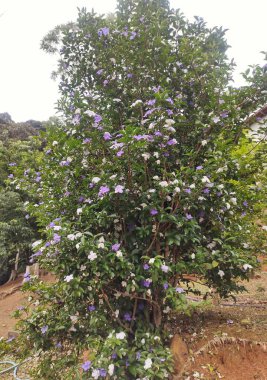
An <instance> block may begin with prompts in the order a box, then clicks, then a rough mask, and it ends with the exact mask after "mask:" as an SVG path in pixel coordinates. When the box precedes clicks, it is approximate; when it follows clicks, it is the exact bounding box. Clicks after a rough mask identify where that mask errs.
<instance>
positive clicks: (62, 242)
mask: <svg viewBox="0 0 267 380" xmlns="http://www.w3.org/2000/svg"><path fill="white" fill-rule="evenodd" d="M224 34H225V31H224V30H223V29H222V28H217V27H215V28H212V29H208V28H207V26H206V24H205V23H204V21H203V20H202V19H200V18H196V19H195V21H194V22H193V23H190V22H188V21H187V20H186V19H184V17H183V16H182V15H181V14H180V13H179V11H175V10H172V9H170V8H169V6H168V3H167V2H166V1H159V0H157V1H156V0H154V1H152V0H151V1H142V2H140V1H134V0H131V1H127V0H124V1H119V2H118V10H117V13H116V15H114V17H113V16H109V17H106V18H103V17H102V16H97V15H96V14H94V13H87V12H86V10H84V9H82V10H81V11H80V13H79V17H78V20H77V22H76V23H74V24H69V25H65V26H64V27H61V28H59V27H57V28H56V29H55V31H54V32H50V33H49V34H48V36H47V37H46V38H45V39H44V41H43V47H44V48H45V49H46V50H47V51H56V49H57V48H58V51H59V53H60V59H59V70H58V75H59V76H60V80H61V82H60V90H61V93H62V97H61V99H60V101H59V108H60V109H61V110H62V111H63V112H64V115H65V125H63V126H62V125H59V126H58V127H53V128H51V129H50V130H49V131H48V133H47V136H46V139H47V147H46V152H45V153H46V154H45V157H44V159H43V162H42V164H41V166H40V168H39V169H38V172H36V170H33V169H32V170H30V171H29V172H28V173H27V178H28V180H27V181H28V182H25V178H24V179H23V181H22V182H19V181H20V180H18V182H17V186H19V187H21V188H27V191H31V192H32V193H34V194H38V196H39V199H40V201H39V204H35V205H32V206H30V209H31V211H32V213H33V214H34V215H35V216H36V217H37V219H38V221H39V224H40V225H41V226H42V227H43V233H44V239H43V240H42V241H39V242H37V243H36V244H35V248H36V253H35V255H36V256H38V259H39V260H40V262H41V264H42V265H43V266H46V267H47V268H48V269H49V270H50V271H53V272H54V273H55V274H56V276H57V278H58V281H57V283H56V284H53V285H52V286H44V284H42V283H40V284H39V285H36V284H35V281H33V282H32V281H31V280H30V279H29V280H30V281H29V283H28V284H27V289H28V288H29V289H32V290H33V291H34V292H35V294H36V297H37V298H38V301H37V304H36V305H37V306H36V308H35V310H34V311H33V312H32V315H31V317H30V318H29V319H28V320H27V322H26V323H25V327H24V329H25V334H26V335H27V337H28V339H29V342H30V344H31V342H32V343H33V344H34V345H35V347H37V348H40V347H41V348H43V349H47V350H52V351H53V350H54V347H55V346H57V345H59V346H60V345H62V346H63V347H64V345H66V344H68V342H71V344H73V345H74V346H75V347H78V351H79V352H81V351H82V350H83V349H89V350H90V357H89V359H88V360H87V361H86V362H85V363H83V367H82V368H83V370H84V378H89V379H93V378H94V379H97V378H99V377H102V378H114V379H122V378H123V379H136V378H139V379H162V378H167V377H168V374H169V373H170V372H171V357H170V353H169V350H168V349H166V348H165V345H166V343H167V342H168V334H167V332H165V330H164V326H165V325H166V322H167V321H168V319H169V317H170V315H171V312H172V311H173V310H175V309H177V308H179V309H180V308H181V306H182V305H185V307H186V304H187V302H188V301H187V298H186V294H187V292H188V291H191V290H192V289H190V284H189V283H187V281H186V279H184V277H185V275H186V274H192V273H194V274H196V275H197V276H198V277H200V278H202V279H203V280H204V281H205V282H206V284H207V285H208V286H210V287H214V288H216V290H217V292H218V293H219V294H220V295H221V296H223V297H226V296H228V295H229V294H230V293H231V292H232V291H238V290H242V288H241V287H240V286H239V285H238V283H237V281H238V280H239V279H240V278H241V279H247V278H248V276H249V272H250V269H252V268H253V267H254V266H255V265H256V256H255V255H253V252H255V251H254V247H253V246H252V244H250V242H249V241H250V236H251V234H252V233H253V226H252V224H251V223H250V215H251V214H252V213H253V204H255V202H257V201H258V199H259V192H258V190H259V186H258V185H257V184H256V183H257V175H258V173H259V171H260V170H262V162H261V160H259V161H258V162H257V170H255V172H254V174H253V178H252V179H251V180H250V182H249V183H247V180H246V178H245V179H244V180H243V177H242V176H240V163H239V160H238V159H237V158H236V157H235V156H234V154H233V151H234V149H236V148H235V146H238V144H239V141H240V137H241V136H243V135H244V131H245V129H246V128H247V125H246V123H245V122H244V120H245V119H246V117H247V116H248V115H249V114H250V113H251V111H252V110H254V109H255V108H257V107H258V106H259V105H261V104H263V103H264V102H265V101H266V95H265V93H264V89H266V74H264V73H263V71H262V70H261V69H260V68H259V67H255V68H254V69H253V70H252V72H251V74H250V76H249V73H247V79H248V80H249V81H250V82H251V83H250V84H249V85H248V86H245V87H243V88H240V89H237V88H234V87H231V86H230V85H229V82H230V80H231V74H232V70H233V63H232V62H229V61H228V59H227V56H226V50H227V43H226V41H225V38H224ZM236 144H237V145H236ZM255 189H256V190H257V191H255ZM262 189H263V190H264V185H263V186H262ZM34 302H36V299H34ZM76 359H77V363H78V361H79V355H78V354H77V357H76ZM77 363H76V365H78V364H77Z"/></svg>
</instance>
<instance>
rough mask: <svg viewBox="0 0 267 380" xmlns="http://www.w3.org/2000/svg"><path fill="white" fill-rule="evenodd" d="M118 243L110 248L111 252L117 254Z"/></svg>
mask: <svg viewBox="0 0 267 380" xmlns="http://www.w3.org/2000/svg"><path fill="white" fill-rule="evenodd" d="M120 246H121V245H120V243H115V244H113V245H112V246H111V249H112V251H114V252H117V251H118V250H119V249H120Z"/></svg>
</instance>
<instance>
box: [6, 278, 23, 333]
mask: <svg viewBox="0 0 267 380" xmlns="http://www.w3.org/2000/svg"><path fill="white" fill-rule="evenodd" d="M21 281H22V279H21V278H18V279H17V280H16V281H13V282H11V283H9V284H6V285H2V286H0V337H1V336H3V337H4V338H6V337H7V334H8V331H13V330H14V329H15V324H16V320H15V319H14V318H11V314H12V313H13V312H14V311H15V310H16V309H17V308H18V307H19V306H21V305H22V304H23V302H25V295H24V294H23V293H22V292H21V291H20V285H21Z"/></svg>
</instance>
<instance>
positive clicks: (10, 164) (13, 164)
mask: <svg viewBox="0 0 267 380" xmlns="http://www.w3.org/2000/svg"><path fill="white" fill-rule="evenodd" d="M8 165H9V166H16V165H17V164H16V162H10V163H9V164H8Z"/></svg>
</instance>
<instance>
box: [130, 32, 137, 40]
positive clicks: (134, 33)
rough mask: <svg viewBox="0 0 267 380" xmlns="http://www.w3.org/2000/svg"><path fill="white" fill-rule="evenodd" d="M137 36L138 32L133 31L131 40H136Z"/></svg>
mask: <svg viewBox="0 0 267 380" xmlns="http://www.w3.org/2000/svg"><path fill="white" fill-rule="evenodd" d="M136 36H137V33H136V32H132V33H131V36H130V40H134V39H135V37H136Z"/></svg>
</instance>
